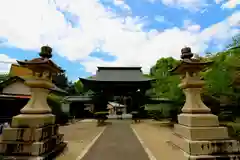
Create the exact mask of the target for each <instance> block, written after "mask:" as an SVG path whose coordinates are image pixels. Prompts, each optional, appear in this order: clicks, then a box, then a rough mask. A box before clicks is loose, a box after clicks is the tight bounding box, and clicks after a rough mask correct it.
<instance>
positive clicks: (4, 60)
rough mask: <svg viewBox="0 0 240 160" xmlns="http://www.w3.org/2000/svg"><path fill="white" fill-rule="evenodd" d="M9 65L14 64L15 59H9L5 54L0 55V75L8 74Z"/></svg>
mask: <svg viewBox="0 0 240 160" xmlns="http://www.w3.org/2000/svg"><path fill="white" fill-rule="evenodd" d="M11 63H16V59H13V58H10V57H8V56H7V55H6V54H0V74H2V73H8V72H9V70H10V67H11Z"/></svg>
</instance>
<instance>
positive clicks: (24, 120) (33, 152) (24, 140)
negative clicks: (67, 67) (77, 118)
mask: <svg viewBox="0 0 240 160" xmlns="http://www.w3.org/2000/svg"><path fill="white" fill-rule="evenodd" d="M39 55H40V58H35V59H32V60H25V61H17V62H18V64H19V65H20V66H22V67H26V68H28V69H30V70H31V71H32V75H33V76H32V78H29V79H28V80H26V81H25V84H26V85H27V86H29V87H30V88H31V99H30V100H29V101H28V103H27V104H26V106H24V107H23V108H22V109H21V111H20V112H21V114H20V115H17V116H15V117H13V118H12V123H11V127H10V128H5V129H4V130H3V135H2V142H1V145H0V152H1V154H3V155H4V156H6V157H8V156H11V157H14V158H16V159H24V158H25V159H29V158H30V159H31V158H32V159H34V158H36V159H37V158H40V159H41V158H42V159H44V158H45V159H52V158H53V156H54V155H55V153H57V152H58V151H60V150H62V149H63V148H64V147H65V146H66V143H64V142H63V135H62V134H59V133H58V125H56V124H55V116H54V115H53V114H52V113H51V108H50V107H49V106H48V103H47V96H48V94H49V92H50V90H49V89H50V88H52V87H53V84H52V75H54V74H58V73H61V72H62V69H61V68H60V67H58V66H57V65H56V64H55V63H54V62H53V61H52V60H50V58H51V57H52V48H50V47H48V46H43V47H42V48H41V52H40V53H39Z"/></svg>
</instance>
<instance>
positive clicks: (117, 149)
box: [81, 121, 149, 160]
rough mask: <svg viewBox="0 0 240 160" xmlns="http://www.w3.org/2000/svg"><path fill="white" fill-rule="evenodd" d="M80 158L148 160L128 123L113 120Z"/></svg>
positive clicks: (88, 159) (89, 159)
mask: <svg viewBox="0 0 240 160" xmlns="http://www.w3.org/2000/svg"><path fill="white" fill-rule="evenodd" d="M81 160H149V158H148V156H147V154H146V152H145V151H144V149H143V147H142V145H141V144H140V142H139V141H138V139H137V137H136V136H135V134H134V133H133V131H132V129H131V127H130V123H129V122H126V121H122V122H117V121H115V122H113V123H112V125H109V126H107V128H106V129H105V131H104V132H103V134H102V135H101V136H100V137H99V139H98V140H97V141H96V143H95V144H94V145H93V146H92V148H91V149H90V150H89V151H88V153H87V154H86V155H85V156H84V157H83V158H82V159H81Z"/></svg>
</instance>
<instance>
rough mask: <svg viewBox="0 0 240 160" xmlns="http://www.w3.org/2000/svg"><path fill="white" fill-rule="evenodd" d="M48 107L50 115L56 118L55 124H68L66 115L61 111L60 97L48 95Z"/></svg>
mask: <svg viewBox="0 0 240 160" xmlns="http://www.w3.org/2000/svg"><path fill="white" fill-rule="evenodd" d="M47 102H48V105H49V106H50V107H51V109H52V114H54V115H55V116H56V121H55V123H56V124H61V125H63V124H66V123H67V122H68V115H67V114H66V113H64V112H63V111H62V108H61V97H59V96H56V95H54V94H50V95H49V96H48V99H47Z"/></svg>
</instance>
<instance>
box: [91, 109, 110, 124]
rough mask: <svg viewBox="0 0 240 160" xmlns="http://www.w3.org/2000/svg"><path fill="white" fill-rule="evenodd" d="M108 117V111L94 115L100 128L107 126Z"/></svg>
mask: <svg viewBox="0 0 240 160" xmlns="http://www.w3.org/2000/svg"><path fill="white" fill-rule="evenodd" d="M107 115H108V112H106V111H101V112H95V113H94V117H95V118H96V119H97V122H98V126H100V125H104V124H105V120H107V119H108V117H107Z"/></svg>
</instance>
